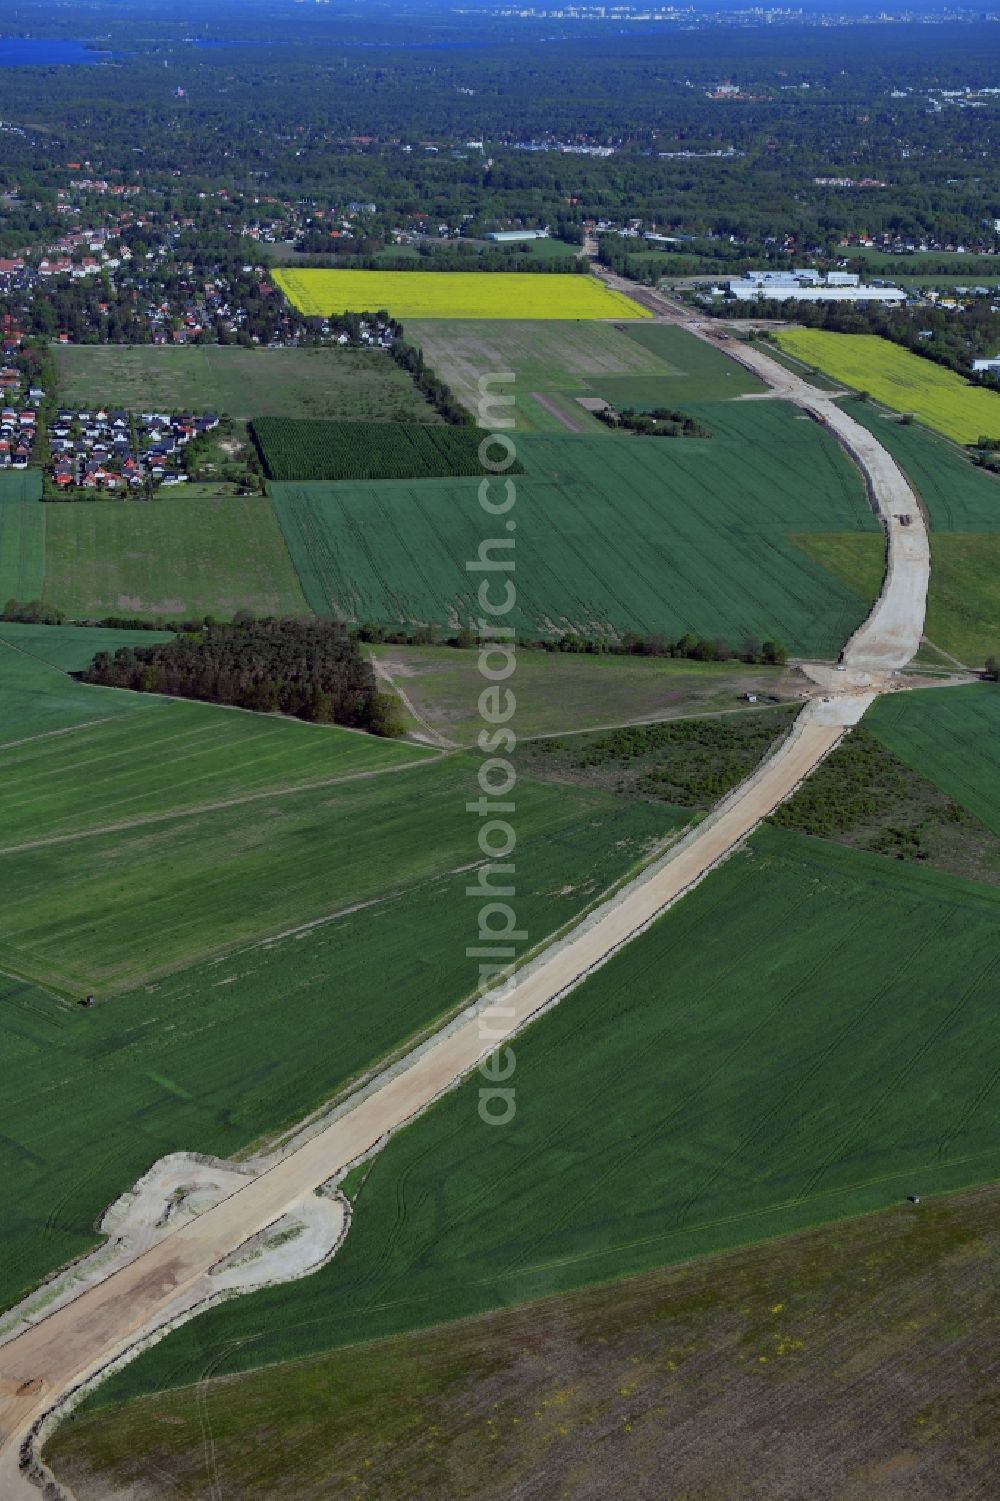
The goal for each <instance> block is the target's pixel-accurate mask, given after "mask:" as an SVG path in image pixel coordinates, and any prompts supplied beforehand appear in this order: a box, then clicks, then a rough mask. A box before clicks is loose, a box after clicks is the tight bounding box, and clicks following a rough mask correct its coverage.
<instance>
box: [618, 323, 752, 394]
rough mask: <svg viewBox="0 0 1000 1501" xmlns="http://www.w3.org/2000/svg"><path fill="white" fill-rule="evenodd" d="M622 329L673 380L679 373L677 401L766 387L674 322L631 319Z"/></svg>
mask: <svg viewBox="0 0 1000 1501" xmlns="http://www.w3.org/2000/svg"><path fill="white" fill-rule="evenodd" d="M623 332H624V333H625V335H626V337H628V338H629V339H631V340H632V341H633V343H636V344H640V345H641V346H642V348H643V349H647V350H648V351H649V352H650V354H653V355H655V356H656V358H657V359H658V360H662V361H663V363H664V364H665V365H667V366H669V371H668V372H667V373H669V374H670V375H671V376H672V377H673V378H674V379H675V380H676V379H677V377H679V376H683V385H681V384H678V385H676V386H675V387H674V395H675V396H676V398H677V400H678V401H724V400H726V399H727V398H728V397H731V396H744V395H748V394H750V393H752V392H755V391H765V390H766V389H767V387H766V386H765V385H764V382H763V381H761V380H758V379H757V377H756V376H755V375H751V374H750V372H749V370H744V368H743V366H742V365H738V364H737V363H736V361H735V360H731V359H729V358H728V357H727V356H726V355H725V354H723V353H722V350H721V349H716V348H715V347H714V346H713V345H711V344H706V343H705V341H704V339H697V338H695V336H694V335H693V334H689V333H688V332H687V331H686V330H685V329H683V328H678V327H677V325H676V324H672V323H632V324H628V325H626V326H625V327H624V328H623ZM593 384H594V387H595V389H596V390H599V391H600V393H601V395H603V394H604V385H603V384H602V383H601V382H599V381H595V382H593ZM664 394H666V391H664ZM608 399H609V400H611V398H610V397H609V398H608ZM668 405H669V403H668Z"/></svg>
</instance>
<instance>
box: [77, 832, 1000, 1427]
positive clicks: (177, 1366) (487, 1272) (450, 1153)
mask: <svg viewBox="0 0 1000 1501" xmlns="http://www.w3.org/2000/svg"><path fill="white" fill-rule="evenodd" d="M956 933H961V942H956V939H955V935H956ZM998 938H1000V892H997V891H995V890H993V889H992V888H988V887H977V886H976V885H974V884H973V883H970V882H963V881H959V880H956V879H954V878H951V877H947V876H942V875H940V874H939V873H937V872H934V871H925V870H910V869H908V868H905V867H902V866H899V865H897V864H896V863H895V862H890V861H886V860H883V859H881V858H880V857H877V856H869V855H864V854H859V853H858V852H856V851H852V850H845V849H842V848H840V847H839V846H836V845H832V844H826V843H825V842H823V841H821V840H814V839H809V838H806V837H804V836H800V835H795V834H790V833H785V832H783V831H778V830H775V829H770V828H765V829H762V830H760V831H759V832H758V833H757V834H756V835H755V836H754V838H753V840H752V841H751V844H750V847H749V849H748V850H747V851H746V852H744V853H741V854H738V855H736V856H734V857H733V858H732V859H731V860H730V861H728V862H727V863H726V864H725V865H723V866H722V867H721V868H720V869H719V870H717V871H716V872H715V873H714V874H712V875H711V876H710V877H709V878H708V879H707V880H706V881H704V882H703V883H702V884H701V885H700V886H698V887H697V888H696V889H695V890H694V891H693V892H692V893H691V894H690V895H689V896H688V897H687V898H686V900H685V901H684V902H682V903H680V904H678V905H677V906H676V907H674V908H673V909H672V910H670V911H669V912H668V913H667V914H666V915H665V916H664V917H662V918H661V919H660V920H659V921H658V922H657V923H656V924H655V925H654V926H653V927H652V928H651V929H650V930H649V931H648V932H647V933H645V934H644V935H643V936H642V937H640V938H638V939H636V940H635V941H634V942H633V943H631V944H629V945H628V946H627V947H626V948H625V949H624V950H623V951H622V952H621V953H619V954H618V955H617V956H616V957H615V958H614V959H612V960H611V961H610V962H609V963H608V964H606V965H604V966H603V967H602V968H601V969H600V970H599V971H598V972H597V973H596V974H595V975H594V976H592V977H591V978H590V979H589V980H588V981H587V982H586V983H585V984H584V985H583V986H581V987H580V988H579V989H577V990H576V991H574V992H573V993H572V994H571V995H569V996H567V997H566V999H565V1000H564V1001H563V1002H562V1003H561V1004H560V1005H559V1006H557V1007H555V1008H554V1009H553V1010H551V1011H549V1012H548V1013H547V1014H546V1015H545V1016H543V1017H542V1018H541V1019H540V1020H539V1021H538V1022H537V1023H536V1024H535V1025H534V1026H533V1027H531V1028H530V1029H529V1031H528V1032H527V1033H526V1034H525V1035H524V1036H523V1037H521V1038H520V1040H519V1041H518V1043H517V1045H516V1073H515V1075H514V1087H515V1088H516V1107H517V1108H516V1114H515V1117H514V1119H513V1120H512V1121H510V1122H509V1123H508V1124H507V1125H505V1126H504V1128H503V1129H502V1130H499V1129H489V1130H487V1129H485V1128H484V1127H481V1126H479V1125H478V1116H477V1089H478V1087H479V1085H478V1081H476V1080H472V1081H470V1082H469V1083H468V1084H466V1085H465V1086H463V1087H462V1088H460V1089H458V1090H457V1091H455V1092H454V1093H452V1094H448V1095H446V1096H445V1097H444V1098H443V1099H442V1100H441V1101H440V1102H439V1103H438V1104H437V1105H436V1106H435V1107H434V1109H433V1110H432V1111H430V1112H429V1113H428V1114H427V1115H425V1116H423V1117H422V1118H420V1119H419V1120H417V1121H416V1122H415V1123H414V1124H413V1125H411V1126H410V1127H408V1128H407V1129H406V1130H404V1131H401V1132H400V1133H399V1134H398V1135H397V1136H396V1137H394V1138H393V1139H392V1140H391V1141H390V1143H389V1145H388V1146H387V1147H386V1148H385V1150H384V1151H383V1152H382V1153H381V1154H380V1155H379V1156H378V1157H376V1158H375V1159H374V1161H373V1163H372V1165H371V1168H370V1171H368V1172H367V1174H366V1175H363V1182H362V1183H361V1186H360V1189H359V1190H358V1187H357V1179H358V1177H360V1176H362V1175H360V1174H358V1175H355V1183H354V1187H355V1190H356V1196H355V1202H354V1217H353V1222H352V1225H351V1229H350V1233H349V1234H348V1236H347V1239H346V1241H345V1243H344V1245H343V1247H342V1248H341V1250H340V1251H339V1253H338V1254H337V1256H336V1258H335V1259H334V1260H333V1261H332V1262H331V1263H330V1264H329V1265H328V1266H326V1267H325V1268H323V1270H322V1271H320V1272H318V1273H316V1275H315V1276H312V1277H309V1278H306V1279H304V1280H303V1281H301V1282H297V1283H294V1284H289V1285H286V1286H283V1287H281V1288H276V1289H274V1290H273V1291H267V1292H262V1293H256V1294H253V1295H252V1296H250V1297H246V1298H240V1299H239V1300H237V1301H235V1302H232V1303H229V1304H225V1305H223V1306H221V1307H219V1308H217V1309H214V1310H212V1311H211V1312H209V1313H207V1314H206V1315H204V1316H203V1317H202V1318H199V1319H197V1320H195V1321H194V1322H193V1323H191V1324H188V1325H186V1326H185V1327H184V1328H182V1329H180V1330H178V1331H177V1332H176V1333H174V1334H173V1335H171V1336H170V1337H169V1338H168V1339H167V1340H165V1341H164V1342H163V1343H162V1344H160V1345H158V1346H156V1347H155V1348H154V1349H152V1350H150V1351H149V1352H147V1353H146V1354H145V1355H143V1356H141V1357H140V1358H139V1360H138V1361H137V1362H136V1363H135V1364H134V1365H131V1366H129V1367H127V1368H126V1369H125V1370H124V1371H123V1372H121V1373H120V1374H119V1375H117V1376H115V1377H113V1378H112V1380H111V1381H110V1382H109V1383H108V1385H107V1386H106V1387H104V1388H102V1389H100V1390H99V1391H98V1393H97V1394H96V1397H95V1399H94V1400H95V1402H96V1403H98V1404H102V1405H103V1404H108V1403H112V1402H117V1401H121V1400H123V1399H124V1398H127V1397H129V1396H132V1395H135V1394H137V1393H139V1392H142V1391H149V1390H151V1389H155V1388H158V1387H163V1386H177V1385H185V1384H188V1383H191V1382H196V1381H199V1380H200V1379H201V1378H202V1377H203V1376H204V1375H205V1374H206V1373H207V1372H211V1373H212V1374H213V1375H217V1374H224V1373H226V1372H227V1371H234V1370H241V1369H246V1368H248V1367H251V1366H260V1365H264V1364H268V1363H270V1362H274V1361H280V1360H288V1359H293V1358H299V1357H302V1356H307V1355H314V1354H317V1353H319V1352H322V1351H325V1350H329V1349H331V1348H334V1347H337V1346H343V1345H349V1344H354V1343H356V1342H358V1341H361V1340H373V1339H376V1338H378V1337H380V1336H382V1335H387V1334H395V1333H400V1332H403V1331H405V1330H408V1329H426V1328H429V1327H431V1326H433V1325H435V1324H439V1323H441V1322H442V1321H444V1320H447V1319H456V1318H467V1317H469V1316H470V1315H474V1314H478V1313H482V1312H484V1311H486V1310H487V1309H491V1308H497V1307H503V1306H505V1305H513V1304H517V1303H525V1302H528V1301H530V1300H531V1299H535V1298H542V1297H545V1296H547V1295H550V1294H552V1293H557V1292H564V1291H568V1290H569V1289H571V1288H574V1287H582V1286H587V1285H593V1284H595V1283H601V1282H606V1281H609V1280H611V1279H614V1278H619V1277H623V1276H629V1275H631V1274H634V1273H637V1272H640V1271H645V1270H651V1269H653V1268H656V1267H661V1266H665V1265H668V1264H670V1263H679V1262H683V1261H687V1260H689V1259H690V1258H692V1257H695V1256H700V1255H704V1254H706V1253H709V1252H715V1251H721V1250H726V1249H729V1248H732V1247H735V1246H740V1245H746V1244H749V1243H750V1242H752V1241H756V1240H762V1239H768V1238H771V1237H776V1236H780V1235H786V1234H788V1233H789V1232H792V1231H795V1230H801V1229H805V1228H807V1227H810V1226H816V1225H821V1224H823V1223H825V1222H828V1221H830V1220H839V1219H844V1218H846V1217H848V1216H851V1215H856V1214H860V1213H863V1212H865V1211H868V1210H873V1209H876V1208H881V1207H884V1206H887V1205H890V1204H894V1203H895V1204H898V1203H901V1202H902V1201H903V1200H904V1199H905V1197H906V1195H907V1194H911V1193H919V1194H921V1195H922V1196H925V1195H932V1194H936V1193H942V1192H945V1191H949V1190H952V1189H955V1188H958V1187H962V1186H966V1185H970V1184H974V1183H978V1182H985V1181H988V1180H990V1179H992V1178H993V1177H995V1176H996V1173H997V1171H998V1168H1000V1147H998V1141H997V1133H996V1129H995V1126H996V1120H995V1110H994V1108H993V1107H992V1106H991V1103H990V1098H989V1090H990V1086H991V1084H992V1082H993V1078H994V1075H995V1063H996V1060H995V1055H994V1052H993V1050H992V1049H991V1048H990V1047H989V1045H988V1044H989V1038H990V1036H991V1034H992V1029H993V1026H994V1015H995V996H996V979H997V963H998V958H997V955H998V943H997V940H998ZM782 1292H783V1289H778V1290H776V1293H775V1294H772V1296H773V1297H774V1301H781V1297H782Z"/></svg>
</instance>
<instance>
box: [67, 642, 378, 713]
mask: <svg viewBox="0 0 1000 1501" xmlns="http://www.w3.org/2000/svg"><path fill="white" fill-rule="evenodd" d="M83 678H84V681H85V682H88V683H102V684H104V685H106V686H108V687H113V688H131V689H133V690H135V691H137V692H140V693H167V694H171V695H173V696H176V697H180V698H194V699H202V700H205V701H206V702H209V703H218V704H235V705H238V706H239V707H240V708H243V709H255V710H257V711H258V712H261V713H266V714H274V713H281V714H291V715H294V716H295V717H296V718H297V719H305V720H309V721H311V722H313V723H317V724H342V725H349V726H352V727H354V728H357V729H364V730H370V731H371V732H372V733H374V734H376V735H397V734H400V733H401V725H400V723H399V719H398V716H397V714H396V711H395V707H394V703H393V701H392V700H391V699H388V698H387V697H386V696H385V695H384V694H381V693H379V692H378V689H377V687H376V683H375V674H374V672H373V671H372V667H371V664H370V663H369V662H368V661H366V660H365V659H364V658H363V657H362V656H361V653H360V651H359V649H358V642H357V639H356V637H355V636H353V635H352V634H351V633H350V632H349V631H348V630H347V628H346V626H343V625H341V624H339V623H337V622H333V621H300V620H277V619H267V620H250V619H243V620H237V621H234V623H233V624H232V625H209V626H205V627H204V629H203V630H202V631H200V632H199V633H198V634H196V635H182V636H177V637H176V638H175V639H174V640H173V641H168V642H166V643H165V644H163V645H158V646H141V647H133V646H122V647H119V649H118V650H117V651H116V652H115V653H114V655H113V656H112V655H111V654H110V653H109V652H98V654H97V656H96V657H95V658H94V660H93V662H92V663H91V665H90V667H88V668H87V670H86V672H85V673H84V674H83Z"/></svg>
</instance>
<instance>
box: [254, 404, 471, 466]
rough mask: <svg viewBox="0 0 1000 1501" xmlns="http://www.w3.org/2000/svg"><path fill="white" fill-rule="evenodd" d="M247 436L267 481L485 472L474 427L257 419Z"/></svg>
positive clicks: (278, 418) (274, 418)
mask: <svg viewBox="0 0 1000 1501" xmlns="http://www.w3.org/2000/svg"><path fill="white" fill-rule="evenodd" d="M252 432H253V436H254V441H255V443H256V444H257V450H258V452H259V454H260V457H261V463H262V464H263V465H264V470H265V473H266V474H267V477H268V479H272V480H342V479H347V480H368V479H423V478H447V477H448V476H449V475H473V474H481V473H483V472H484V471H483V466H482V462H481V460H480V458H479V445H480V443H481V441H482V434H481V433H480V432H479V431H478V429H476V428H473V427H449V426H447V425H445V424H444V423H441V424H436V425H433V426H429V425H419V424H417V423H408V422H310V421H290V420H287V419H285V418H281V417H258V418H257V419H256V420H255V421H254V423H253V424H252Z"/></svg>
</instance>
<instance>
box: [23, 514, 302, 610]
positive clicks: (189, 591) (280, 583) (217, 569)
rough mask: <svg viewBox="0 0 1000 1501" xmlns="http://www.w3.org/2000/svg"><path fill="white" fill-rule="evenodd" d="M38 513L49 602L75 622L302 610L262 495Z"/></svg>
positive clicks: (292, 570)
mask: <svg viewBox="0 0 1000 1501" xmlns="http://www.w3.org/2000/svg"><path fill="white" fill-rule="evenodd" d="M39 509H42V508H41V507H39ZM44 509H45V518H46V529H45V594H46V598H47V599H48V600H50V601H51V603H53V604H56V605H59V606H60V608H61V609H63V610H64V611H65V612H66V613H67V614H68V615H71V616H74V617H76V618H78V619H94V618H95V617H96V618H98V619H99V618H100V617H102V616H104V615H137V616H140V617H146V616H148V617H157V616H159V617H161V618H163V619H168V620H169V619H171V618H181V619H184V618H191V617H192V616H194V617H197V616H200V615H206V614H209V615H216V616H218V617H219V618H220V619H229V618H230V617H231V616H232V615H233V614H234V613H235V612H236V611H237V610H243V609H247V610H254V611H255V612H256V613H258V614H261V615H263V614H273V615H305V614H307V613H308V606H307V605H306V602H305V600H304V599H303V597H302V591H301V589H300V588H299V584H298V580H297V578H296V575H295V571H294V569H293V568H292V565H291V562H290V560H289V557H288V552H287V549H286V548H285V545H284V543H283V541H282V538H281V532H280V530H279V528H278V526H277V524H276V522H275V518H274V512H273V510H272V507H271V503H270V501H269V500H267V499H265V498H261V499H253V500H189V499H187V498H184V499H180V498H176V499H174V498H172V499H170V500H162V501H157V502H155V503H151V504H147V505H142V504H130V503H127V502H124V503H123V502H121V501H94V502H91V503H89V504H77V505H72V504H64V505H60V504H55V503H54V504H51V505H47V506H45V508H44Z"/></svg>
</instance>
